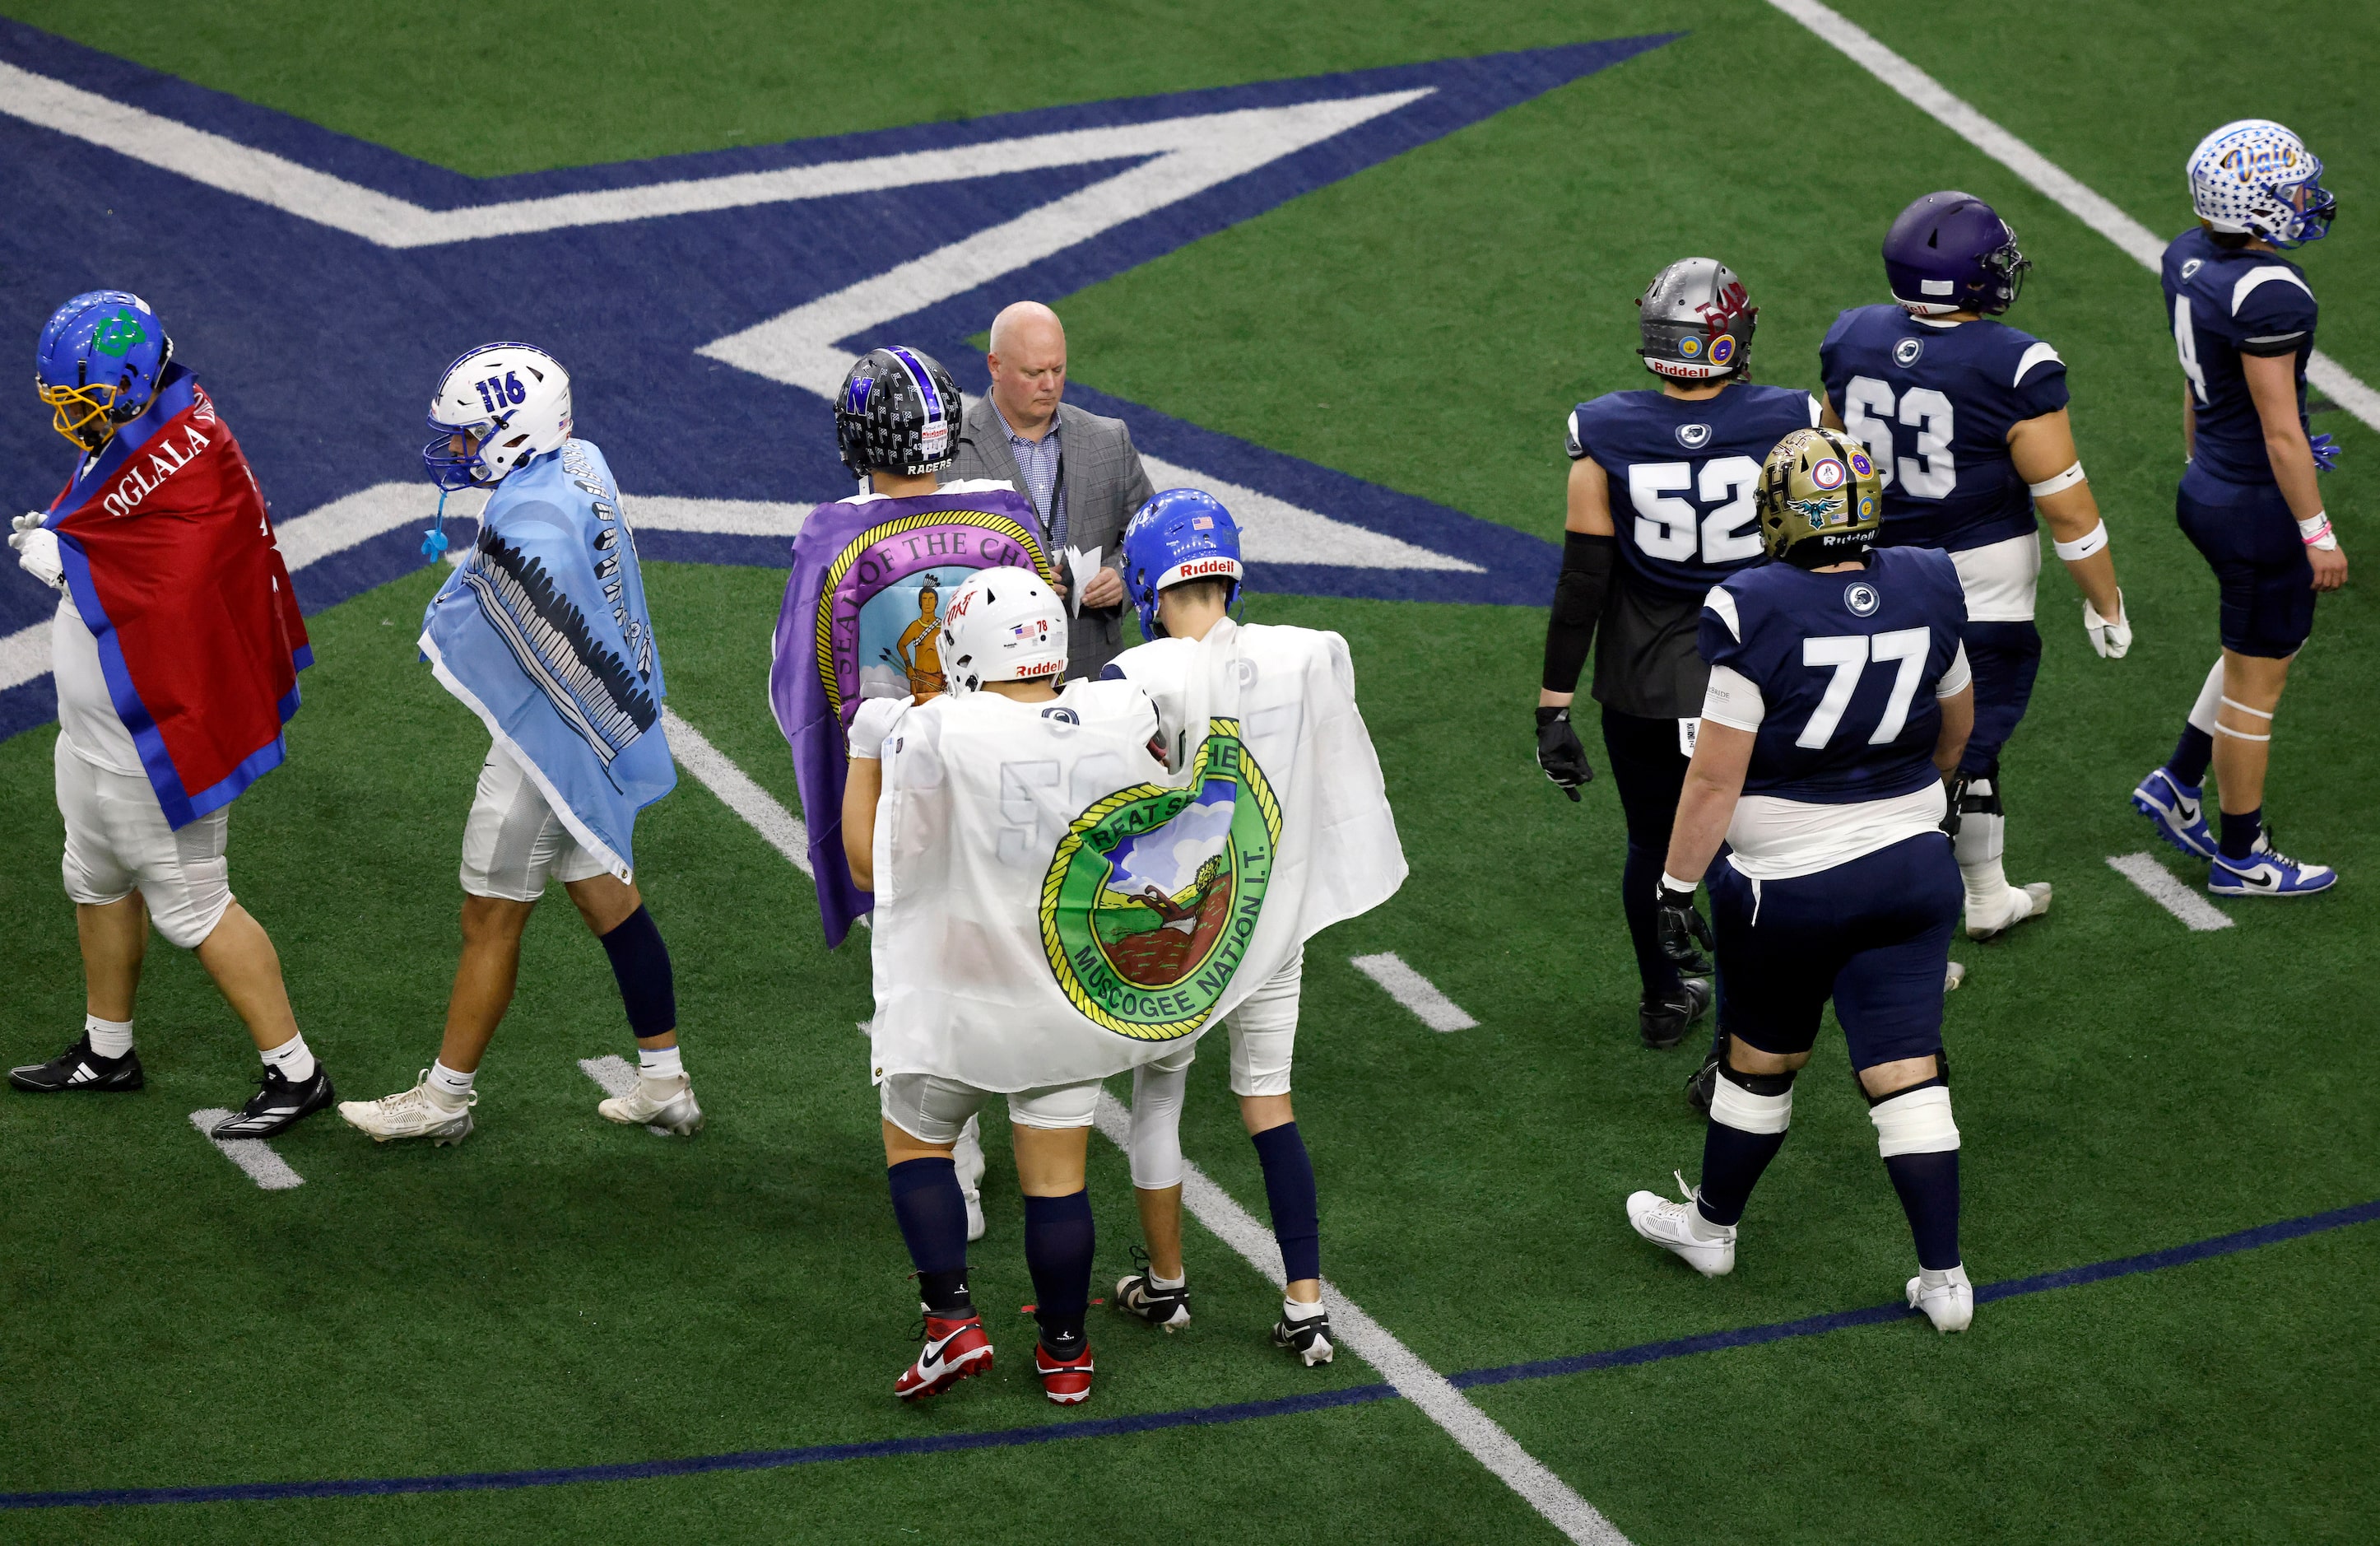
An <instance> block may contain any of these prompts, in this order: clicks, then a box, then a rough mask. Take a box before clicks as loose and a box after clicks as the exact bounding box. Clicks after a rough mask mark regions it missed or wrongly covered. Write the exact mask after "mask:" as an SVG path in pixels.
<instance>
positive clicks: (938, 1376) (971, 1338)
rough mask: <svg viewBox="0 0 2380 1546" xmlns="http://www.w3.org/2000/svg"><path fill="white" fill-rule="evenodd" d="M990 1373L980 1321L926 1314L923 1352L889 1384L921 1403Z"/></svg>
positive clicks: (987, 1340) (986, 1340) (903, 1396)
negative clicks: (964, 1381)
mask: <svg viewBox="0 0 2380 1546" xmlns="http://www.w3.org/2000/svg"><path fill="white" fill-rule="evenodd" d="M1087 1367H1088V1366H1087V1365H1086V1368H1087ZM990 1372H991V1338H990V1337H989V1336H987V1335H985V1334H984V1330H983V1322H982V1321H980V1320H978V1319H977V1317H976V1316H975V1315H973V1314H968V1315H964V1316H960V1317H958V1318H957V1319H955V1320H945V1319H944V1318H943V1317H941V1316H939V1315H934V1314H931V1313H929V1314H928V1315H927V1317H926V1346H925V1350H924V1351H923V1352H921V1353H919V1354H918V1355H917V1362H916V1363H913V1364H911V1365H910V1366H909V1367H908V1368H906V1369H903V1370H902V1371H901V1377H900V1378H899V1379H897V1380H895V1381H893V1382H892V1394H894V1395H897V1396H899V1397H900V1398H901V1399H902V1400H904V1401H923V1400H924V1399H925V1398H926V1397H928V1396H929V1395H940V1394H941V1393H942V1392H944V1391H946V1390H948V1389H950V1388H951V1387H952V1386H953V1385H955V1384H957V1383H958V1382H960V1381H962V1380H964V1379H965V1378H967V1377H968V1376H969V1375H972V1374H989V1373H990Z"/></svg>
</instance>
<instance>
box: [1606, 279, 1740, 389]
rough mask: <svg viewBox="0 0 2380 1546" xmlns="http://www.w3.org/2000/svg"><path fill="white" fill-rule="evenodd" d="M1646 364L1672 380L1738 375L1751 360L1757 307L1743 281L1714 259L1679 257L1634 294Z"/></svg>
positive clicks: (1642, 350) (1655, 371)
mask: <svg viewBox="0 0 2380 1546" xmlns="http://www.w3.org/2000/svg"><path fill="white" fill-rule="evenodd" d="M1636 305H1637V307H1638V315H1637V319H1636V325H1637V327H1638V328H1639V329H1640V330H1641V331H1642V333H1643V335H1644V340H1645V342H1644V347H1641V348H1639V349H1638V350H1637V351H1636V352H1637V353H1638V354H1640V355H1642V356H1644V358H1645V369H1646V370H1648V371H1652V372H1653V373H1654V374H1655V375H1658V376H1668V377H1670V379H1672V380H1675V381H1717V380H1718V379H1720V378H1722V377H1726V376H1733V375H1741V374H1742V373H1743V371H1745V370H1746V369H1747V368H1748V367H1749V365H1750V363H1751V359H1752V327H1753V323H1754V321H1755V319H1756V318H1757V317H1758V316H1759V315H1760V309H1759V308H1758V307H1756V306H1755V305H1753V304H1752V299H1751V298H1750V297H1749V296H1747V295H1746V294H1745V293H1744V289H1743V280H1741V279H1738V278H1737V277H1736V276H1735V271H1734V270H1733V269H1730V268H1729V267H1728V266H1727V265H1726V264H1725V263H1722V262H1719V261H1718V259H1716V258H1681V259H1679V260H1678V261H1677V262H1674V263H1671V264H1670V266H1669V267H1668V268H1665V269H1663V270H1662V271H1661V272H1660V273H1658V274H1655V275H1654V276H1653V283H1652V284H1650V285H1648V286H1645V293H1644V294H1643V295H1641V296H1639V297H1637V298H1636Z"/></svg>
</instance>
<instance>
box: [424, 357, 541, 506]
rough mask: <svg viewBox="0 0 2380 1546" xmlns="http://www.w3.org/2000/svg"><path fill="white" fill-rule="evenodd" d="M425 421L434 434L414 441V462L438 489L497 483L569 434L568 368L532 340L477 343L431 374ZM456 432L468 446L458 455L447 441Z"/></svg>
mask: <svg viewBox="0 0 2380 1546" xmlns="http://www.w3.org/2000/svg"><path fill="white" fill-rule="evenodd" d="M430 427H431V430H433V431H435V432H437V435H438V438H437V439H435V440H433V441H431V442H430V444H427V445H424V446H423V447H422V448H421V465H422V466H424V467H426V468H428V469H430V477H431V481H433V482H435V483H436V484H437V485H438V486H439V487H440V488H442V489H448V490H453V489H463V488H468V487H470V486H471V485H473V484H475V483H476V484H480V485H481V486H482V487H484V486H486V485H488V484H492V483H501V482H503V481H504V477H505V475H506V474H507V473H509V472H511V471H512V470H513V469H515V468H516V467H518V466H520V465H521V464H522V463H523V462H525V461H528V459H529V458H530V457H531V456H538V455H540V454H541V453H543V452H547V451H558V450H560V449H562V443H563V442H564V441H565V440H568V439H569V438H570V372H569V371H565V370H564V369H563V368H562V365H561V362H560V361H558V360H556V359H554V358H553V356H552V355H550V354H548V353H546V352H545V351H544V350H543V349H540V348H538V347H534V346H532V345H528V344H482V345H480V347H478V348H476V349H472V350H470V351H469V352H468V353H466V354H465V355H464V356H463V357H462V358H461V359H457V360H455V363H454V364H452V365H449V366H447V367H446V371H445V373H444V374H443V375H442V376H440V377H439V378H438V390H437V391H436V392H435V393H434V394H432V395H431V399H430ZM458 434H463V435H469V436H470V437H471V438H472V439H473V441H475V442H476V443H477V444H476V446H475V447H474V449H472V450H471V451H470V452H468V453H466V454H459V455H458V454H457V453H456V452H455V449H454V447H453V445H452V444H451V442H452V438H453V437H454V436H455V435H458Z"/></svg>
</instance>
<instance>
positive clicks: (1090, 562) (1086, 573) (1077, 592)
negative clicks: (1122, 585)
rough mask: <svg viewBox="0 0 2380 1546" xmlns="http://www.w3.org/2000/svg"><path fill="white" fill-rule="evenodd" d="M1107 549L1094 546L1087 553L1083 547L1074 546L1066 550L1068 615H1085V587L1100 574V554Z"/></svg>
mask: <svg viewBox="0 0 2380 1546" xmlns="http://www.w3.org/2000/svg"><path fill="white" fill-rule="evenodd" d="M1106 551H1107V550H1106V549H1104V548H1093V549H1092V550H1091V551H1090V552H1088V553H1085V552H1084V551H1083V550H1082V549H1080V548H1074V547H1070V548H1068V549H1067V550H1066V554H1065V558H1066V615H1067V616H1069V617H1080V616H1081V615H1083V587H1084V586H1086V585H1088V584H1089V583H1090V582H1091V581H1092V579H1093V578H1097V576H1098V575H1099V554H1102V553H1104V552H1106Z"/></svg>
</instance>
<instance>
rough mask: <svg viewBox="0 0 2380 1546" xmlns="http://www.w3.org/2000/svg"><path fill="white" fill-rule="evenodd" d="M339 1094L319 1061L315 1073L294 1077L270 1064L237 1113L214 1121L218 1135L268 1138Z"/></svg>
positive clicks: (320, 1107) (295, 1123)
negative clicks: (300, 1077) (254, 1089)
mask: <svg viewBox="0 0 2380 1546" xmlns="http://www.w3.org/2000/svg"><path fill="white" fill-rule="evenodd" d="M337 1098H338V1092H337V1091H336V1090H333V1089H332V1088H331V1074H330V1070H328V1069H327V1068H324V1067H323V1066H322V1064H321V1063H320V1062H319V1061H318V1062H317V1063H316V1064H315V1065H314V1077H312V1078H310V1079H299V1080H296V1081H292V1080H291V1079H290V1078H289V1077H288V1076H287V1075H285V1074H284V1073H283V1072H282V1071H281V1070H280V1069H278V1068H273V1067H270V1066H268V1067H267V1068H266V1069H265V1070H264V1077H263V1079H262V1081H261V1084H260V1086H259V1088H258V1090H257V1091H256V1093H255V1094H253V1095H251V1096H249V1098H248V1104H247V1105H245V1106H242V1107H241V1108H240V1109H239V1114H237V1116H231V1117H226V1118H225V1120H223V1121H221V1122H218V1123H216V1124H215V1130H214V1133H213V1134H212V1136H213V1137H215V1138H274V1137H277V1136H279V1135H280V1134H282V1133H285V1132H287V1131H288V1130H289V1129H290V1128H292V1127H294V1126H297V1124H298V1123H299V1122H300V1121H302V1120H304V1119H305V1118H306V1117H309V1116H311V1115H312V1114H314V1113H316V1112H318V1111H321V1110H322V1108H323V1107H324V1106H327V1105H329V1104H330V1103H331V1102H333V1101H334V1100H336V1099H337Z"/></svg>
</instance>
